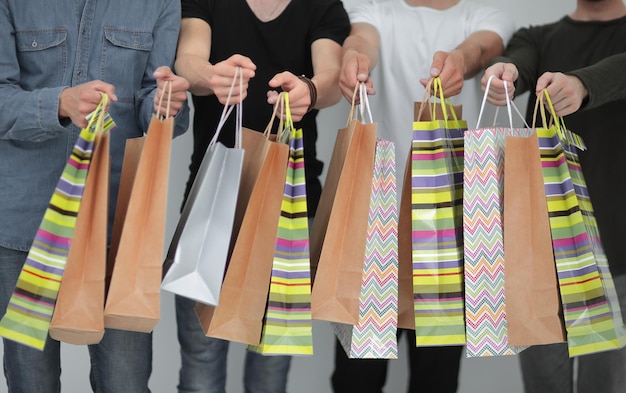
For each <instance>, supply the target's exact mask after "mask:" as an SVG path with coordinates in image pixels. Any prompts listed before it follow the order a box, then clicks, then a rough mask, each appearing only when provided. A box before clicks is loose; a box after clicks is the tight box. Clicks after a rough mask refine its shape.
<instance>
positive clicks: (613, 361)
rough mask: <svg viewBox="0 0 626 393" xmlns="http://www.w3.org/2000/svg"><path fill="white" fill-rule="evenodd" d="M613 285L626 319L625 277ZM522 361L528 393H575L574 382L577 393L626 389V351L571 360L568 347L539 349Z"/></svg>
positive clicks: (522, 356) (526, 353)
mask: <svg viewBox="0 0 626 393" xmlns="http://www.w3.org/2000/svg"><path fill="white" fill-rule="evenodd" d="M613 281H614V282H615V288H616V289H617V295H618V297H619V301H620V306H621V307H620V308H621V311H622V318H625V317H626V275H621V276H615V277H613ZM519 360H520V365H521V368H522V377H523V381H524V391H525V392H526V393H544V392H550V393H572V392H574V384H575V381H577V382H576V388H577V389H576V391H577V392H578V393H622V392H624V389H625V387H626V348H622V349H619V350H613V351H607V352H600V353H595V354H591V355H584V356H578V357H576V358H570V357H569V355H568V352H567V344H566V343H561V344H551V345H538V346H533V347H530V348H528V349H526V350H524V351H522V352H521V353H520V355H519ZM576 363H577V364H576ZM576 367H577V369H578V372H577V373H576V375H574V373H575V370H576Z"/></svg>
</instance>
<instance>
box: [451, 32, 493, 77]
mask: <svg viewBox="0 0 626 393" xmlns="http://www.w3.org/2000/svg"><path fill="white" fill-rule="evenodd" d="M503 51H504V44H503V43H502V39H501V38H500V36H499V35H497V34H496V33H494V32H491V31H479V32H476V33H473V34H472V35H470V36H469V37H468V38H467V39H466V40H465V41H463V42H462V43H461V44H460V45H459V46H457V47H456V48H455V49H454V50H453V51H451V54H453V55H457V56H462V57H463V63H464V68H465V69H464V72H463V77H464V79H469V78H472V77H474V76H476V75H477V74H478V73H479V72H481V71H482V70H484V69H485V68H486V67H487V66H488V65H489V62H490V60H491V59H493V58H494V57H496V56H499V55H501V54H502V52H503Z"/></svg>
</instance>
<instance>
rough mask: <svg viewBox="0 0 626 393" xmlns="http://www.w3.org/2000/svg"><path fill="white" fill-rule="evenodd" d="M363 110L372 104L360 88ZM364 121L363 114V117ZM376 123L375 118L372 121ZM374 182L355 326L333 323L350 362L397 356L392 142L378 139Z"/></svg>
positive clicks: (396, 237)
mask: <svg viewBox="0 0 626 393" xmlns="http://www.w3.org/2000/svg"><path fill="white" fill-rule="evenodd" d="M359 89H360V97H361V100H360V102H361V109H362V110H363V107H366V108H367V111H368V113H369V103H368V100H367V94H366V92H365V84H364V83H361V84H360V85H359ZM361 118H364V115H361ZM369 122H370V123H371V115H370V121H369ZM375 154H376V155H375V158H374V172H373V176H372V182H371V194H370V205H369V215H368V226H367V240H366V246H365V255H364V266H363V272H362V277H361V292H360V296H359V321H358V323H357V324H355V325H349V324H340V323H332V325H333V330H334V331H335V335H336V336H337V338H338V339H339V342H340V343H341V346H342V347H343V349H344V350H345V352H346V354H347V355H348V357H349V358H353V359H354V358H359V359H396V358H397V357H398V343H397V320H398V203H397V199H396V175H395V172H396V170H395V169H396V160H395V146H394V144H393V143H392V142H389V141H385V140H382V139H378V140H377V141H376V153H375Z"/></svg>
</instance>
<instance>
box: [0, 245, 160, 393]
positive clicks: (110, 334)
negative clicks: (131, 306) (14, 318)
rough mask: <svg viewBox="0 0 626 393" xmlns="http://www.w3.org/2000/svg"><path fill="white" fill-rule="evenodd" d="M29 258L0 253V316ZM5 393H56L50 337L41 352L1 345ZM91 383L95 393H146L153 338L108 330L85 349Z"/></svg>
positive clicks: (57, 351)
mask: <svg viewBox="0 0 626 393" xmlns="http://www.w3.org/2000/svg"><path fill="white" fill-rule="evenodd" d="M26 256H27V253H26V252H23V251H16V250H11V249H7V248H2V247H0V314H1V315H4V313H5V311H6V307H7V304H8V303H9V299H10V298H11V294H12V293H13V289H14V288H15V283H16V282H17V279H18V276H19V274H20V271H21V270H22V265H23V264H24V261H26ZM3 343H4V362H3V364H4V376H5V378H6V380H7V386H8V388H9V393H33V392H37V393H60V392H61V381H60V375H61V359H60V355H61V344H60V343H59V342H58V341H56V340H53V339H51V338H50V337H48V341H47V342H46V346H45V349H44V351H39V350H37V349H34V348H31V347H28V346H25V345H22V344H18V343H16V342H15V341H11V340H7V339H3ZM89 355H90V359H91V373H90V382H91V388H92V390H93V391H94V392H96V393H120V392H124V393H131V392H132V393H148V392H150V390H149V389H148V380H149V378H150V373H151V372H152V334H146V333H136V332H127V331H122V330H114V329H107V330H106V332H105V334H104V337H103V338H102V341H101V342H100V343H99V344H95V345H89Z"/></svg>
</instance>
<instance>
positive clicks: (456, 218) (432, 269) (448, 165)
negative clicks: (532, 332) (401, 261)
mask: <svg viewBox="0 0 626 393" xmlns="http://www.w3.org/2000/svg"><path fill="white" fill-rule="evenodd" d="M431 83H432V84H433V85H434V90H433V91H434V94H435V97H437V98H438V99H439V102H437V103H432V104H431V102H430V101H431V99H430V91H431V89H430V85H429V86H427V87H426V94H425V97H424V100H423V102H422V103H421V104H422V105H419V108H420V110H419V111H418V112H417V113H416V115H417V120H416V121H415V122H414V123H413V133H412V141H411V155H410V157H409V160H408V161H407V168H406V174H405V175H406V176H407V183H406V184H405V188H404V193H408V194H409V195H410V197H405V198H403V201H404V203H405V204H404V205H403V207H404V210H401V214H403V215H404V217H402V219H403V220H405V219H407V217H410V220H411V229H410V234H411V235H410V236H411V240H410V243H409V244H410V249H411V250H412V251H411V273H410V276H411V277H412V285H411V287H412V289H413V290H412V295H413V296H412V299H413V307H412V308H413V313H414V324H413V326H412V327H411V328H414V329H415V338H416V345H418V346H431V345H462V344H464V343H465V319H464V315H463V237H462V228H463V221H462V218H463V215H462V198H463V184H462V175H463V132H464V131H465V130H466V129H467V124H466V122H465V121H464V120H458V118H457V115H456V111H455V110H454V108H453V107H452V105H450V103H449V101H447V100H446V99H445V97H444V96H443V93H442V88H441V81H440V79H439V78H434V79H432V80H431ZM426 108H428V110H425V109H426ZM424 112H429V113H428V114H427V115H425V114H424ZM426 119H428V120H426ZM409 176H410V178H409ZM404 235H405V236H409V234H404ZM404 244H406V242H403V245H402V246H403V247H406V246H404ZM403 255H406V254H403ZM403 278H404V277H403Z"/></svg>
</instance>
